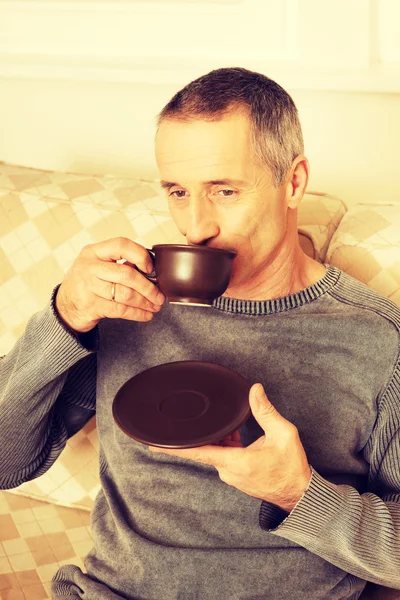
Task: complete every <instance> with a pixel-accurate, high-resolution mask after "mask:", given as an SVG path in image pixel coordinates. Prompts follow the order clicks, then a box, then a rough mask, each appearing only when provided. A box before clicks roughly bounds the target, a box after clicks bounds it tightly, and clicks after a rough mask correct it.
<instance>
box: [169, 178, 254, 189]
mask: <svg viewBox="0 0 400 600" xmlns="http://www.w3.org/2000/svg"><path fill="white" fill-rule="evenodd" d="M160 185H161V187H162V188H163V189H164V190H169V189H170V188H172V187H174V186H177V187H183V186H180V185H179V183H174V182H173V181H164V180H161V181H160ZM203 185H236V186H241V185H246V182H245V181H242V180H241V179H212V180H211V181H203Z"/></svg>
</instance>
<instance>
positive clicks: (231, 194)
mask: <svg viewBox="0 0 400 600" xmlns="http://www.w3.org/2000/svg"><path fill="white" fill-rule="evenodd" d="M220 192H228V193H227V194H225V193H224V194H223V196H233V194H234V193H235V192H234V190H219V192H218V194H219V193H220Z"/></svg>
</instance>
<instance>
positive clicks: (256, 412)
mask: <svg viewBox="0 0 400 600" xmlns="http://www.w3.org/2000/svg"><path fill="white" fill-rule="evenodd" d="M250 408H251V412H252V413H253V416H254V418H255V419H256V421H257V423H258V424H259V425H260V426H261V427H262V429H263V430H264V431H266V428H267V427H270V426H271V425H273V424H275V425H279V424H282V421H286V419H285V418H284V417H282V415H281V414H279V412H278V411H277V410H276V408H275V406H274V405H273V404H271V402H270V401H269V400H268V397H267V394H266V393H265V390H264V388H263V386H262V384H261V383H256V384H255V385H253V386H252V388H251V389H250Z"/></svg>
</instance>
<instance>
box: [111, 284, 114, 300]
mask: <svg viewBox="0 0 400 600" xmlns="http://www.w3.org/2000/svg"><path fill="white" fill-rule="evenodd" d="M111 300H112V301H113V302H115V283H113V284H112V288H111Z"/></svg>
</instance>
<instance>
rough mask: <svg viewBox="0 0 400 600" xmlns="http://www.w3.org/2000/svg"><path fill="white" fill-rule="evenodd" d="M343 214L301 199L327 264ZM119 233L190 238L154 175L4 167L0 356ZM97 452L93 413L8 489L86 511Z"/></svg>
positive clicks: (324, 199) (303, 219) (327, 201)
mask: <svg viewBox="0 0 400 600" xmlns="http://www.w3.org/2000/svg"><path fill="white" fill-rule="evenodd" d="M344 211H345V209H344V206H343V204H342V202H341V201H340V200H338V199H336V198H332V197H330V196H327V195H325V194H319V193H315V194H306V195H305V196H304V199H303V201H302V203H301V205H300V209H299V223H301V229H300V231H299V233H300V242H301V244H302V246H303V248H304V249H305V251H306V252H307V253H308V254H309V255H310V256H313V257H315V258H316V259H317V260H320V261H323V258H324V252H325V248H326V247H327V245H328V243H329V240H330V238H331V236H332V233H333V230H334V228H335V226H336V224H337V222H338V220H340V219H341V217H342V216H343V214H344ZM117 236H126V237H129V238H131V239H132V240H134V241H136V242H137V243H139V244H141V245H143V246H145V247H147V248H151V247H152V245H153V244H156V243H186V240H185V238H184V237H183V236H182V235H181V234H180V233H179V231H178V229H177V228H176V226H175V224H174V222H173V221H172V219H171V217H170V214H169V211H168V203H167V200H166V197H165V195H164V193H162V192H161V190H160V186H159V184H158V182H157V181H146V180H140V179H128V178H122V177H112V176H86V175H78V174H71V173H61V172H52V171H40V170H37V169H28V168H24V167H19V166H12V165H6V164H0V278H1V280H2V283H3V284H2V286H1V288H0V356H1V355H4V354H6V353H7V352H8V351H9V350H11V348H12V347H13V346H14V344H15V342H16V341H17V339H18V338H19V337H20V335H21V334H22V332H23V331H24V329H25V327H26V323H27V321H28V319H29V318H30V316H31V315H32V314H34V313H35V312H37V311H38V310H40V309H41V308H43V306H44V305H45V304H46V303H47V302H48V299H49V297H50V294H51V291H52V289H53V288H54V286H55V285H57V283H59V282H61V281H62V279H63V278H64V274H65V272H66V271H67V270H68V269H69V268H70V266H71V264H72V262H73V261H74V260H75V258H76V257H77V255H78V254H79V252H80V250H81V249H82V247H83V246H84V245H86V244H89V243H94V242H99V241H101V240H105V239H108V238H111V237H117ZM97 448H98V439H97V431H96V428H95V418H93V419H92V420H91V421H90V422H89V423H88V424H87V425H86V426H85V427H84V428H83V429H82V430H81V431H80V432H78V433H77V434H76V435H75V436H74V437H72V438H71V439H70V440H69V441H68V442H67V445H66V448H65V449H64V451H63V452H62V454H61V456H60V457H59V458H58V460H57V461H56V462H55V463H54V465H53V466H52V467H51V468H50V469H49V470H48V471H47V472H46V473H45V474H44V475H42V476H41V477H38V478H37V479H34V480H33V481H28V482H26V483H24V484H22V485H20V486H19V487H18V488H15V489H14V490H12V492H13V493H15V494H23V495H26V496H29V497H30V498H34V499H38V500H47V501H49V502H53V503H55V504H59V505H62V506H75V507H80V508H84V509H87V510H90V509H91V507H92V505H93V499H94V498H95V495H96V493H97V491H98V489H99V481H98V475H97V472H98V455H97Z"/></svg>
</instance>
